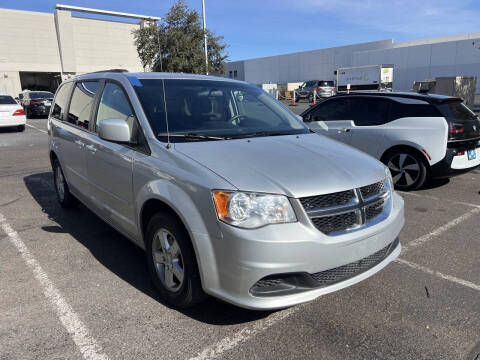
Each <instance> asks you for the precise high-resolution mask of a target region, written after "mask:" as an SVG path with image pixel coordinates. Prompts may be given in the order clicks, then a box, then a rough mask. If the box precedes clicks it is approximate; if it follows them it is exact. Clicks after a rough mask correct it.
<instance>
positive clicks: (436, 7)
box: [0, 0, 480, 60]
mask: <svg viewBox="0 0 480 360" xmlns="http://www.w3.org/2000/svg"><path fill="white" fill-rule="evenodd" d="M173 2H174V0H157V1H152V0H135V1H114V0H96V1H93V0H75V1H71V0H58V1H51V0H22V1H18V0H3V1H2V2H1V3H0V7H4V8H11V9H21V10H33V11H44V12H53V9H54V6H55V4H56V3H62V4H69V5H76V6H84V7H91V8H101V9H106V10H114V11H123V12H132V13H139V14H144V15H154V16H163V15H164V14H165V13H166V12H167V11H168V9H169V8H170V7H171V6H172V4H173ZM205 2H206V11H207V27H208V28H210V29H212V30H214V31H215V32H216V33H217V34H218V35H223V36H224V37H225V41H226V42H227V43H228V44H229V48H228V50H227V51H228V53H229V55H230V58H229V60H241V59H247V58H253V57H261V56H269V55H276V54H283V53H290V52H296V51H304V50H311V49H319V48H324V47H332V46H339V45H347V44H353V43H358V42H367V41H374V40H381V39H389V38H393V39H394V40H395V41H397V42H398V41H404V40H414V39H421V38H427V37H434V36H444V35H452V34H461V33H466V32H480V26H479V25H480V1H479V0H455V1H452V0H300V1H296V0H288V1H286V0H285V1H284V0H277V1H275V0H242V1H238V0H235V1H232V0H205ZM187 3H188V4H189V6H190V7H192V8H195V9H197V10H198V11H199V12H201V0H187ZM82 16H85V15H82Z"/></svg>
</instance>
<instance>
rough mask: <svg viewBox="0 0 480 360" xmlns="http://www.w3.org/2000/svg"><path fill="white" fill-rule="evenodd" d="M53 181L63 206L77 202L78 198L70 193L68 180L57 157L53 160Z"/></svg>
mask: <svg viewBox="0 0 480 360" xmlns="http://www.w3.org/2000/svg"><path fill="white" fill-rule="evenodd" d="M53 183H54V185H55V192H56V194H57V200H58V203H59V204H60V206H61V207H63V208H69V207H72V206H74V205H75V204H76V201H75V200H76V199H75V198H74V197H73V195H72V194H71V193H70V189H69V188H68V184H67V180H66V179H65V175H64V174H63V170H62V167H61V166H60V162H59V161H58V160H57V159H55V161H54V162H53Z"/></svg>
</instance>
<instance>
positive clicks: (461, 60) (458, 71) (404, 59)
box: [353, 34, 480, 93]
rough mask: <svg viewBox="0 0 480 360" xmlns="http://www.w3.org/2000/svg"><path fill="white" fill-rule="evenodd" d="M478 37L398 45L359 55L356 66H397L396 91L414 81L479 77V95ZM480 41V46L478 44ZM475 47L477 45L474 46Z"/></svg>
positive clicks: (407, 88) (410, 84)
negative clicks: (453, 77)
mask: <svg viewBox="0 0 480 360" xmlns="http://www.w3.org/2000/svg"><path fill="white" fill-rule="evenodd" d="M476 35H477V36H478V38H470V37H469V36H468V34H467V35H465V36H463V38H464V39H460V40H458V38H459V36H457V37H455V38H454V40H451V39H449V38H447V39H443V41H442V38H440V39H438V41H439V42H436V43H435V42H431V41H428V42H427V43H426V44H418V45H406V44H405V43H399V44H398V46H395V47H393V48H390V49H381V50H373V51H362V52H357V53H355V54H354V55H353V65H370V64H390V63H391V64H394V65H395V67H394V74H393V85H394V89H395V90H410V89H412V87H413V82H414V81H419V80H424V79H432V78H435V77H440V76H476V77H477V93H479V92H480V49H479V46H480V34H476ZM477 42H478V44H476V43H477ZM475 44H476V46H475Z"/></svg>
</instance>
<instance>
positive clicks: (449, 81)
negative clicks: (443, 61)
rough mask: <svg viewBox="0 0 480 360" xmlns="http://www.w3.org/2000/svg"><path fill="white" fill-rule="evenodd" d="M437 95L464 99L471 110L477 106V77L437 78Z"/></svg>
mask: <svg viewBox="0 0 480 360" xmlns="http://www.w3.org/2000/svg"><path fill="white" fill-rule="evenodd" d="M435 80H436V84H435V93H436V94H442V95H450V96H456V97H459V98H462V99H463V100H464V103H465V105H467V106H468V107H469V108H470V109H472V108H473V105H474V104H475V90H476V85H477V77H476V76H452V77H437V78H436V79H435Z"/></svg>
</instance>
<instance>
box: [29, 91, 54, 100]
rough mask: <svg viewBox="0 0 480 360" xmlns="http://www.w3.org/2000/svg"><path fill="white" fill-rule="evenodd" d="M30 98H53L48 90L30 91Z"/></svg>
mask: <svg viewBox="0 0 480 360" xmlns="http://www.w3.org/2000/svg"><path fill="white" fill-rule="evenodd" d="M28 95H29V96H30V99H53V94H52V93H51V92H48V91H31V92H30V93H29V94H28Z"/></svg>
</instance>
